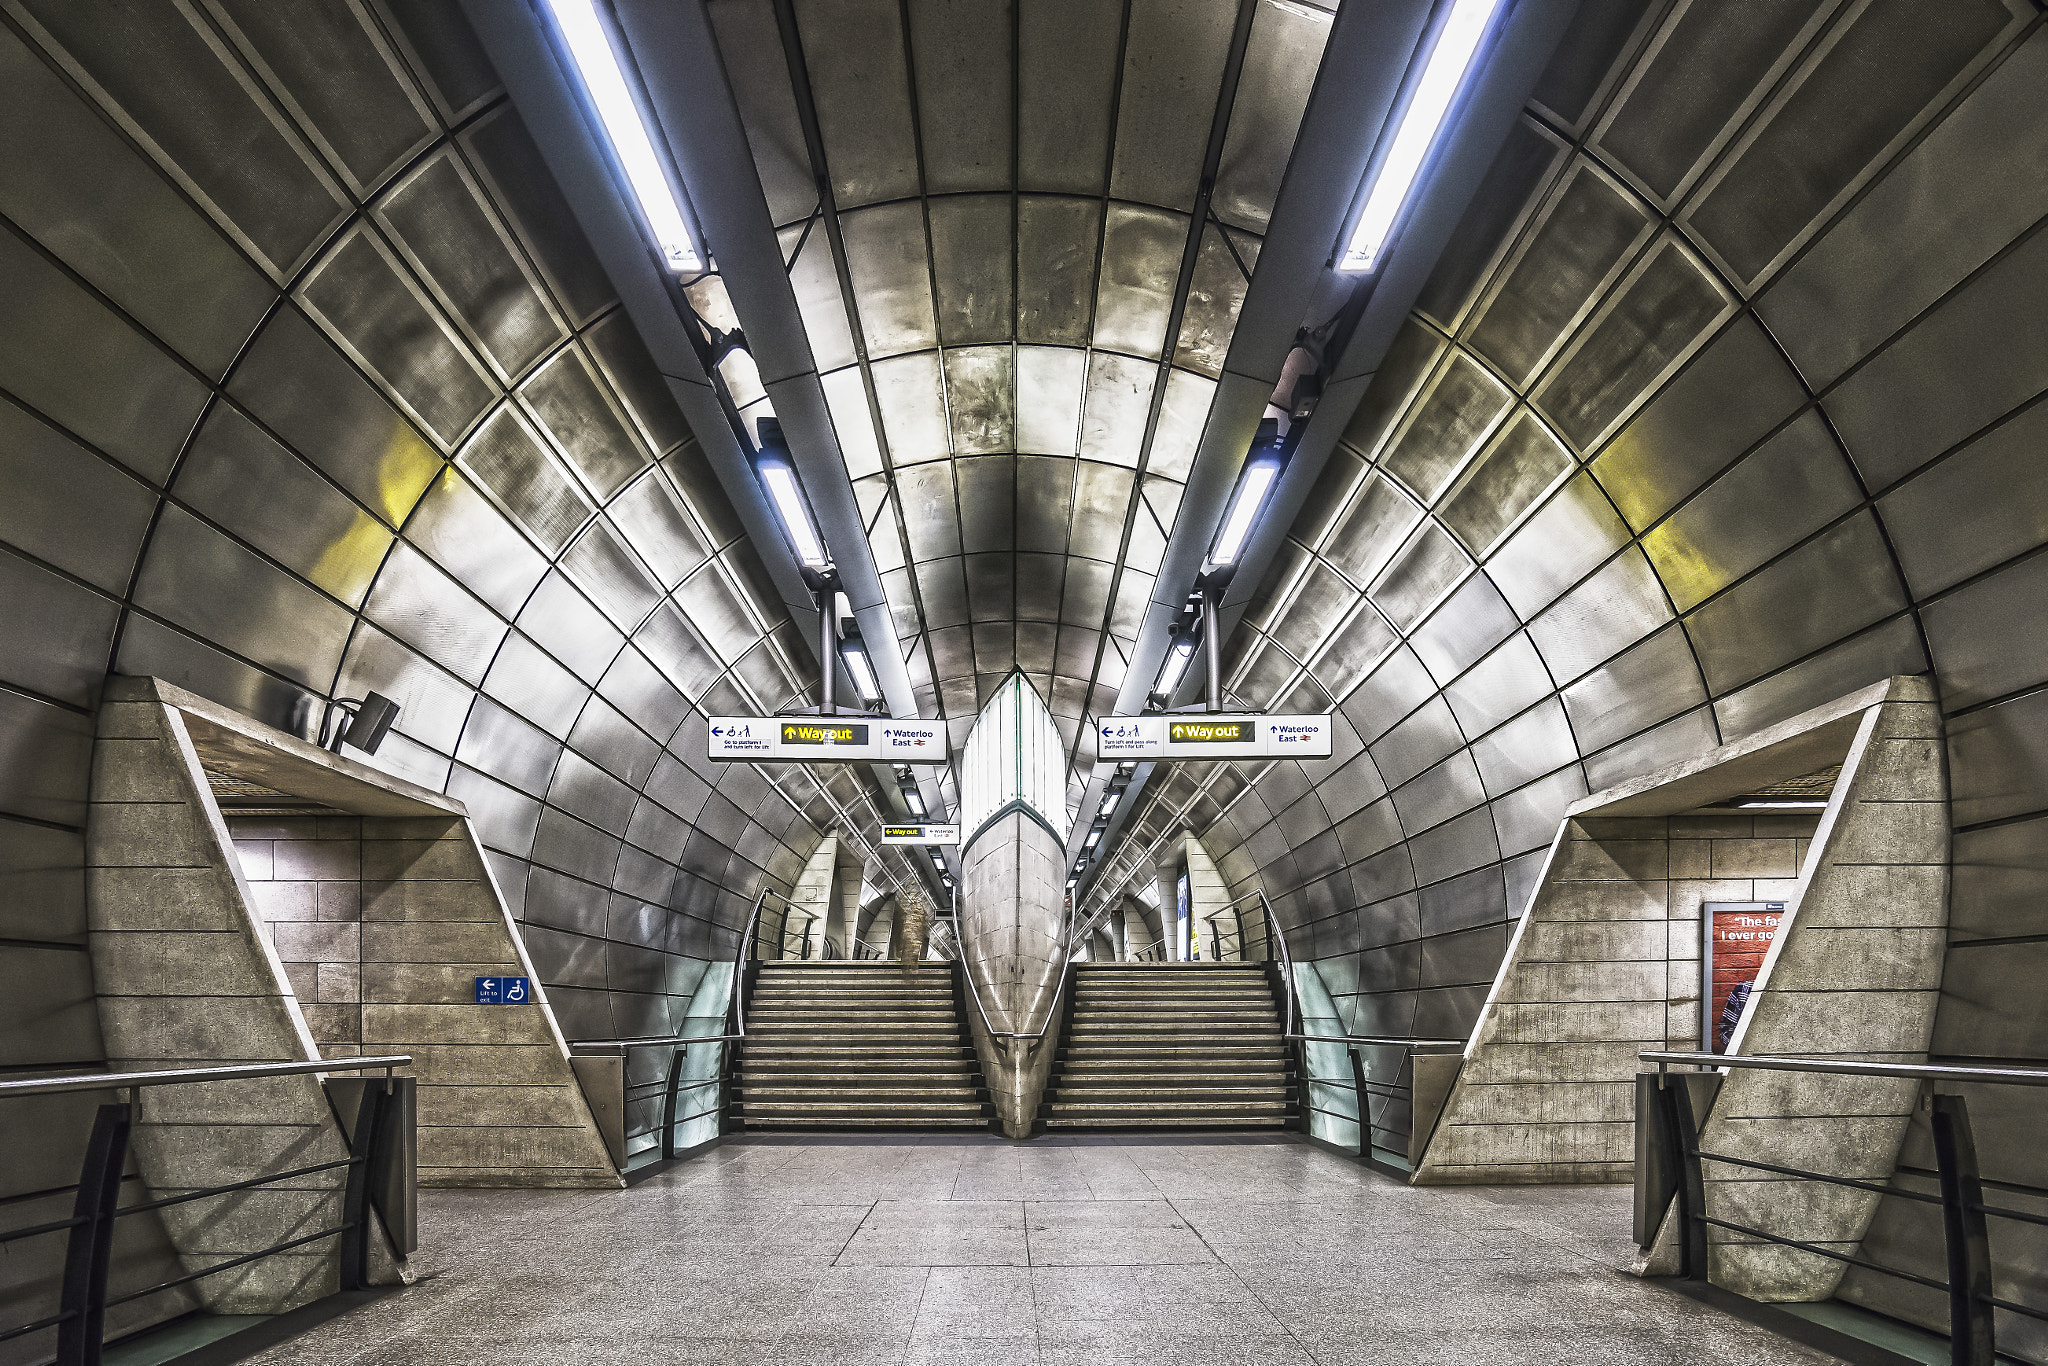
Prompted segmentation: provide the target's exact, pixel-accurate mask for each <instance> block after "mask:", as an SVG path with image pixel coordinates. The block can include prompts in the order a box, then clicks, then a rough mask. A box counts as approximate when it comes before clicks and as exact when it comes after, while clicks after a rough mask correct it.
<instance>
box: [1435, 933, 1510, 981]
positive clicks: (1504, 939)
mask: <svg viewBox="0 0 2048 1366" xmlns="http://www.w3.org/2000/svg"><path fill="white" fill-rule="evenodd" d="M1507 951H1508V932H1507V928H1506V927H1505V926H1503V925H1489V926H1483V927H1481V928H1478V929H1471V930H1461V931H1459V932H1457V933H1455V934H1442V935H1437V936H1435V937H1434V938H1430V939H1425V940H1423V941H1422V966H1421V970H1420V972H1419V973H1418V975H1417V978H1416V985H1417V986H1418V987H1421V988H1422V989H1424V990H1427V989H1429V988H1431V987H1446V986H1466V985H1484V986H1489V987H1490V986H1492V985H1493V976H1494V970H1495V969H1496V968H1498V967H1499V966H1500V960H1501V959H1502V958H1503V957H1505V956H1506V955H1507Z"/></svg>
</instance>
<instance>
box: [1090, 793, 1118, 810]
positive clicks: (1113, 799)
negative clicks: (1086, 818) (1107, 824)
mask: <svg viewBox="0 0 2048 1366" xmlns="http://www.w3.org/2000/svg"><path fill="white" fill-rule="evenodd" d="M1123 797H1124V794H1123V793H1121V792H1112V793H1110V794H1109V795H1108V796H1107V797H1104V798H1103V799H1102V810H1100V811H1098V812H1096V813H1095V814H1096V815H1098V816H1107V815H1108V814H1109V813H1110V812H1112V811H1114V810H1116V804H1117V803H1118V802H1120V801H1122V800H1123Z"/></svg>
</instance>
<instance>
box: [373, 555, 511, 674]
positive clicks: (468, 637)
mask: <svg viewBox="0 0 2048 1366" xmlns="http://www.w3.org/2000/svg"><path fill="white" fill-rule="evenodd" d="M363 613H364V615H365V616H367V617H369V618H370V619H371V620H372V621H374V622H376V623H377V624H378V625H380V626H382V627H383V628H384V629H385V630H387V631H389V632H390V633H391V634H392V635H394V636H396V637H397V638H398V639H400V640H402V641H404V642H405V643H406V644H408V645H410V646H412V647H413V648H414V649H415V650H418V651H419V652H420V653H421V654H423V655H425V656H426V657H427V658H429V659H431V660H433V661H434V662H435V663H437V664H439V665H441V666H442V667H443V668H445V669H448V670H449V671H450V672H452V673H454V674H456V675H457V676H459V677H461V678H464V679H467V680H468V681H469V682H471V683H480V682H482V681H483V676H484V673H485V671H486V670H488V669H489V668H490V664H491V659H492V657H493V655H494V654H495V652H496V650H497V648H498V643H499V642H500V641H501V640H503V639H504V636H505V623H504V622H503V621H502V620H500V619H499V618H498V617H496V616H495V615H493V614H492V613H491V611H490V609H489V608H487V607H485V606H484V605H483V604H482V603H480V602H478V601H477V600H476V599H475V598H473V597H471V596H470V595H469V594H468V593H467V592H465V591H464V590H463V589H462V587H461V586H460V585H459V584H457V583H456V581H455V580H453V579H451V578H449V577H448V576H447V575H446V574H444V573H442V572H441V571H440V570H439V569H437V568H435V567H434V566H433V565H432V564H430V563H429V562H428V561H427V560H426V558H425V557H424V556H422V555H420V553H419V552H418V551H416V550H414V549H412V548H411V547H410V546H408V545H406V544H405V543H404V542H402V541H401V542H400V543H399V544H398V545H396V546H394V547H393V548H392V551H391V554H390V555H389V556H388V557H387V558H386V560H385V562H384V568H383V570H382V571H381V572H379V574H378V576H377V583H376V585H375V586H374V587H373V588H372V589H371V590H370V596H369V599H368V601H367V602H366V603H365V604H364V606H363Z"/></svg>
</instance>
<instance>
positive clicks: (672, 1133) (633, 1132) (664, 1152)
mask: <svg viewBox="0 0 2048 1366" xmlns="http://www.w3.org/2000/svg"><path fill="white" fill-rule="evenodd" d="M737 1037H738V1036H737V1035H732V1034H695V1035H683V1034H672V1035H666V1036H663V1037H660V1038H646V1039H578V1040H576V1041H574V1042H572V1043H571V1044H570V1045H569V1047H570V1049H571V1050H572V1051H580V1052H582V1053H583V1054H584V1056H586V1057H587V1056H590V1055H592V1054H596V1053H600V1052H602V1051H603V1050H607V1049H616V1050H617V1056H619V1057H621V1058H626V1059H630V1058H631V1055H632V1051H633V1050H634V1049H639V1048H666V1049H669V1050H670V1052H669V1060H668V1066H667V1068H666V1069H665V1072H664V1075H663V1078H662V1080H660V1081H642V1082H636V1081H633V1080H631V1079H630V1077H628V1078H626V1079H625V1083H624V1092H625V1093H624V1095H623V1096H622V1097H621V1102H622V1105H623V1108H624V1111H625V1113H626V1114H627V1115H628V1116H630V1115H631V1114H632V1110H633V1103H634V1102H635V1101H638V1100H646V1099H648V1098H649V1097H651V1096H655V1095H659V1096H660V1097H661V1098H662V1102H661V1121H660V1123H659V1124H657V1125H655V1126H653V1127H651V1128H645V1129H634V1128H631V1127H628V1128H627V1129H626V1130H625V1133H624V1135H623V1139H624V1142H625V1143H626V1144H628V1145H630V1144H631V1143H632V1141H633V1140H634V1139H636V1138H639V1137H642V1136H643V1135H645V1134H649V1133H653V1132H656V1131H657V1130H658V1131H659V1132H660V1134H661V1156H662V1158H663V1159H664V1160H666V1159H668V1158H672V1157H674V1156H675V1155H676V1154H677V1153H678V1152H679V1151H680V1145H678V1144H677V1142H676V1126H678V1125H680V1124H687V1123H689V1122H690V1121H691V1120H695V1119H702V1118H704V1117H705V1116H706V1115H717V1116H718V1117H719V1127H720V1128H721V1129H723V1128H724V1124H725V1120H724V1117H725V1112H726V1110H727V1108H728V1107H729V1106H730V1104H731V1091H730V1083H731V1080H732V1077H731V1068H730V1066H729V1057H728V1055H727V1054H726V1052H725V1047H724V1046H725V1045H726V1044H728V1043H731V1042H734V1041H735V1040H736V1038H737ZM694 1044H711V1045H714V1046H716V1047H717V1048H719V1050H720V1056H719V1062H718V1075H717V1076H715V1077H710V1078H707V1079H706V1080H703V1081H697V1082H692V1083H690V1084H689V1085H688V1086H685V1085H683V1068H684V1066H685V1065H686V1064H687V1063H688V1061H689V1053H690V1048H691V1046H692V1045H694ZM713 1089H715V1090H716V1091H717V1093H718V1094H717V1097H716V1099H715V1100H714V1101H713V1102H712V1104H711V1106H710V1108H709V1109H704V1110H699V1111H697V1112H696V1113H695V1114H687V1115H678V1114H677V1113H676V1109H677V1105H678V1103H679V1101H680V1100H681V1098H682V1097H683V1096H687V1095H694V1094H696V1093H697V1092H699V1091H707V1090H713ZM636 1093H637V1094H636ZM629 1122H630V1121H629Z"/></svg>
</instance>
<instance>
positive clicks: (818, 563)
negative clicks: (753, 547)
mask: <svg viewBox="0 0 2048 1366" xmlns="http://www.w3.org/2000/svg"><path fill="white" fill-rule="evenodd" d="M761 482H762V483H763V484H765V485H766V486H767V488H768V499H769V501H770V502H772V503H774V504H775V511H776V514H777V515H778V516H780V517H781V518H782V526H783V529H784V530H785V531H787V532H788V533H789V543H790V545H792V546H794V547H795V548H796V557H797V558H798V559H799V560H802V561H803V562H804V564H805V565H806V566H808V567H809V568H812V569H824V568H826V567H827V566H828V565H830V564H831V563H832V557H831V556H829V555H827V554H826V553H825V543H824V542H823V541H822V540H820V539H818V529H817V528H816V527H814V526H813V525H811V510H810V508H809V507H808V506H807V505H806V504H805V502H804V491H803V487H802V486H801V485H799V484H798V483H797V482H796V471H795V470H793V469H791V468H790V467H789V466H788V465H785V464H783V463H782V462H781V461H779V460H764V461H762V462H761Z"/></svg>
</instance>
